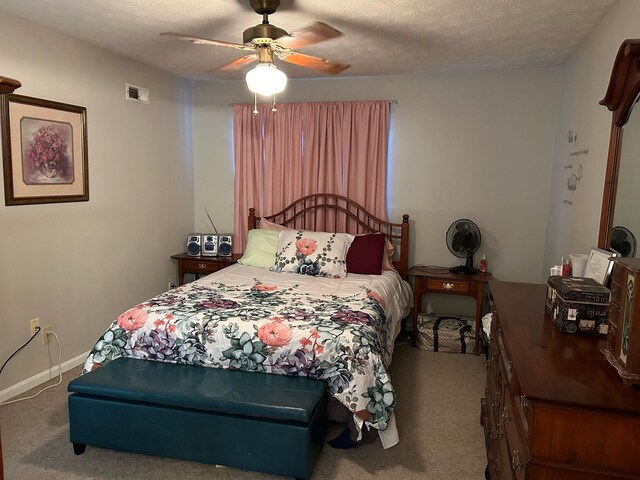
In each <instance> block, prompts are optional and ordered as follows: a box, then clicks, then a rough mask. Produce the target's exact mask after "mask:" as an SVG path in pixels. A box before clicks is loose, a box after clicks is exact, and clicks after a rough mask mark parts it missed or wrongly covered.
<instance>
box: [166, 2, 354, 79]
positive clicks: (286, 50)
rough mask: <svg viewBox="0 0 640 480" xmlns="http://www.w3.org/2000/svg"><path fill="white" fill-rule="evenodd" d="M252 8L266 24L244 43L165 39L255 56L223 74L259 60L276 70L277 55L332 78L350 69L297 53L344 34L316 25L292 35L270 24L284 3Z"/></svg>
mask: <svg viewBox="0 0 640 480" xmlns="http://www.w3.org/2000/svg"><path fill="white" fill-rule="evenodd" d="M249 4H250V6H251V8H252V9H253V10H254V11H255V12H256V13H257V14H258V15H262V18H263V20H262V23H260V24H258V25H255V26H253V27H249V28H247V29H246V30H245V31H244V32H243V34H242V42H243V43H232V42H225V41H222V40H213V39H210V38H201V37H195V36H192V35H185V34H182V33H175V32H163V33H161V35H170V36H173V37H177V38H180V39H183V40H189V41H191V42H193V43H194V44H196V45H214V46H219V47H229V48H235V49H238V50H245V51H250V52H251V53H250V54H248V55H245V56H244V57H240V58H238V59H236V60H233V61H232V62H230V63H227V64H225V65H221V66H220V67H218V68H216V70H217V71H220V72H225V71H233V70H238V69H240V68H242V67H244V66H246V65H249V64H251V63H253V62H254V61H256V60H257V61H258V63H259V64H266V65H270V66H273V58H274V54H275V56H276V57H278V58H279V59H280V60H283V61H285V62H288V63H292V64H294V65H299V66H301V67H305V68H310V69H312V70H317V71H320V72H324V73H328V74H331V75H335V74H338V73H340V72H342V71H343V70H345V69H347V68H348V67H349V65H346V64H343V63H338V62H332V61H331V60H327V59H325V58H320V57H315V56H313V55H307V54H305V53H300V52H297V51H294V50H297V49H299V48H303V47H306V46H308V45H313V44H315V43H319V42H324V41H325V40H330V39H332V38H336V37H339V36H341V35H342V32H340V31H338V30H336V29H335V28H333V27H331V26H329V25H327V24H326V23H323V22H314V23H312V24H311V25H309V26H307V27H305V28H303V29H301V30H298V31H295V32H292V33H288V32H287V31H285V30H283V29H282V28H279V27H276V26H275V25H272V24H270V23H269V15H271V14H273V13H275V11H276V10H277V9H278V7H279V6H280V0H250V1H249Z"/></svg>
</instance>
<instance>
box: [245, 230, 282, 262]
mask: <svg viewBox="0 0 640 480" xmlns="http://www.w3.org/2000/svg"><path fill="white" fill-rule="evenodd" d="M277 251H278V232H277V231H275V230H263V229H261V228H260V229H258V228H254V229H252V230H249V233H248V234H247V246H246V247H245V248H244V254H243V255H242V258H240V259H239V260H238V263H239V264H241V265H249V266H251V267H260V268H271V267H273V265H274V264H275V261H276V252H277Z"/></svg>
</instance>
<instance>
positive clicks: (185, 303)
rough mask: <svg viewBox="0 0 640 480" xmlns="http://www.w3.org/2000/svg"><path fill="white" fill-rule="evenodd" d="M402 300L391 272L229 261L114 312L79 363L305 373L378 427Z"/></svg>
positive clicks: (405, 292) (391, 398) (385, 410)
mask: <svg viewBox="0 0 640 480" xmlns="http://www.w3.org/2000/svg"><path fill="white" fill-rule="evenodd" d="M410 303H411V292H410V289H409V287H408V284H406V282H404V281H403V280H401V279H400V276H399V275H397V273H396V272H384V273H383V275H379V276H378V275H376V276H373V275H348V276H347V277H346V278H344V279H328V278H324V277H309V276H305V275H297V274H288V273H275V272H270V271H268V270H265V269H260V268H255V267H248V266H242V265H233V266H231V267H228V268H226V269H224V270H221V271H219V272H216V273H214V274H212V275H209V276H207V277H204V278H202V279H200V280H198V281H195V282H192V283H188V284H186V285H184V286H182V287H180V288H176V289H173V290H170V291H168V292H165V293H162V294H160V295H158V296H156V297H154V298H151V299H150V300H147V301H146V302H142V303H140V304H139V305H136V306H135V307H133V308H131V309H129V310H127V311H126V312H124V313H122V314H121V315H120V316H119V317H118V318H117V319H116V320H115V321H114V322H113V323H112V324H111V325H110V326H109V328H108V329H107V330H106V331H105V332H104V334H103V335H102V336H101V337H100V339H99V340H98V342H97V343H96V344H95V346H94V347H93V349H92V350H91V352H90V354H89V357H88V358H87V360H86V362H85V364H84V371H85V372H88V371H91V370H93V369H94V368H97V367H100V366H101V365H102V364H104V363H105V362H108V361H110V360H113V359H115V358H118V357H121V356H127V357H137V358H143V359H149V360H160V361H168V362H175V363H188V364H197V365H202V366H207V367H217V368H231V369H238V370H247V371H252V372H263V373H273V374H281V375H292V376H296V375H297V376H308V377H312V378H318V379H322V380H324V381H326V382H327V386H328V390H329V392H330V393H331V395H333V396H334V397H335V398H336V399H337V400H338V401H340V402H341V403H342V404H343V405H345V406H346V407H347V408H348V409H349V410H351V411H352V412H353V414H354V415H355V418H354V419H355V420H356V421H357V423H359V424H362V423H365V424H367V425H369V426H372V427H374V428H377V429H378V430H385V429H387V427H388V425H389V420H390V417H391V415H392V411H393V408H394V406H395V404H396V395H395V392H394V390H393V387H392V385H391V381H390V378H389V374H388V372H387V367H388V365H389V363H390V362H391V354H392V352H393V341H394V338H395V336H396V334H397V332H398V331H399V324H400V320H401V319H402V318H403V317H404V316H405V315H406V314H407V313H408V308H409V305H410ZM358 419H359V421H358Z"/></svg>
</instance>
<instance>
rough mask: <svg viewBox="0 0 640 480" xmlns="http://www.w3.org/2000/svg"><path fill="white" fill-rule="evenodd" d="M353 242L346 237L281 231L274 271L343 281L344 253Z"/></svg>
mask: <svg viewBox="0 0 640 480" xmlns="http://www.w3.org/2000/svg"><path fill="white" fill-rule="evenodd" d="M352 241H353V235H349V234H348V233H326V232H310V231H306V230H282V231H281V232H280V233H279V234H278V252H277V254H276V264H275V267H273V270H274V271H276V272H291V273H299V274H302V275H313V276H323V277H330V278H344V277H345V276H346V275H347V252H348V251H349V246H350V245H351V242H352Z"/></svg>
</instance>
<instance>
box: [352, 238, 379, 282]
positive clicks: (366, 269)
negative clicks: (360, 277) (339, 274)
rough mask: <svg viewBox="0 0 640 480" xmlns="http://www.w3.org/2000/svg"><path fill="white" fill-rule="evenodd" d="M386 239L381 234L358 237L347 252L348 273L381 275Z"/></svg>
mask: <svg viewBox="0 0 640 480" xmlns="http://www.w3.org/2000/svg"><path fill="white" fill-rule="evenodd" d="M384 239H385V236H384V235H383V234H381V233H371V234H368V235H356V236H355V237H354V239H353V242H351V246H350V247H349V251H348V252H347V273H362V274H365V275H380V274H381V273H382V255H383V254H382V252H383V250H384V247H385V245H384Z"/></svg>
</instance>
